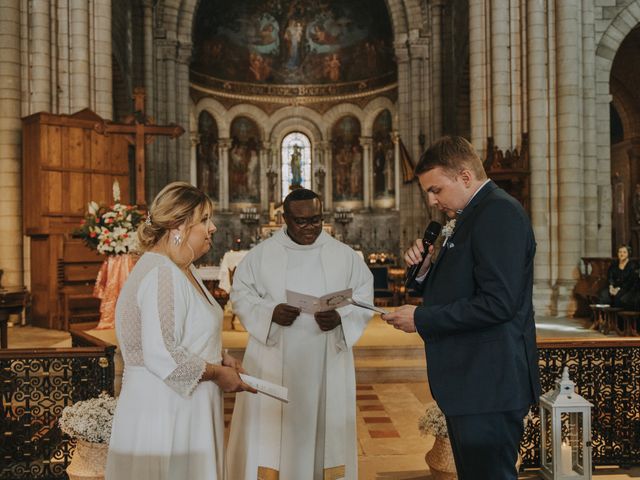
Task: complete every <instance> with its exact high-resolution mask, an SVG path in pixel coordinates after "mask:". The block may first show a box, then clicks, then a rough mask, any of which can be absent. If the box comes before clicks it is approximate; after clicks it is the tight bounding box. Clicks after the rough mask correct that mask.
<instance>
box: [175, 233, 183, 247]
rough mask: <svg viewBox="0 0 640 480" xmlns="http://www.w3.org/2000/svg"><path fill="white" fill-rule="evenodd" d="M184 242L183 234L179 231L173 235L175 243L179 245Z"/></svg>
mask: <svg viewBox="0 0 640 480" xmlns="http://www.w3.org/2000/svg"><path fill="white" fill-rule="evenodd" d="M181 243H182V235H180V234H179V233H176V234H175V235H174V236H173V244H174V245H175V246H176V247H177V246H179V245H180V244H181Z"/></svg>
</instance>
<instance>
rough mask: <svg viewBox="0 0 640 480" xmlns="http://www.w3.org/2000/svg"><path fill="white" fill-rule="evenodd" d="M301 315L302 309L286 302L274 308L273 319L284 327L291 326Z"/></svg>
mask: <svg viewBox="0 0 640 480" xmlns="http://www.w3.org/2000/svg"><path fill="white" fill-rule="evenodd" d="M298 315H300V309H299V308H298V307H292V306H291V305H287V304H286V303H281V304H280V305H277V306H276V308H274V309H273V315H272V316H271V321H272V322H273V323H277V324H278V325H282V326H283V327H289V326H291V324H292V323H293V322H294V321H295V319H296V318H298Z"/></svg>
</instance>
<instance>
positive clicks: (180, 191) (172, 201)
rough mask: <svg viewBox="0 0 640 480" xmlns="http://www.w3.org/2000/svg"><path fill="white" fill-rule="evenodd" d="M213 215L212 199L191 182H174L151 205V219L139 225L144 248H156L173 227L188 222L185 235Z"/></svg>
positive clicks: (139, 233) (141, 247)
mask: <svg viewBox="0 0 640 480" xmlns="http://www.w3.org/2000/svg"><path fill="white" fill-rule="evenodd" d="M212 214H213V203H212V202H211V199H210V198H209V197H208V196H207V195H206V194H205V193H204V192H202V191H201V190H199V189H198V188H196V187H194V186H193V185H191V184H190V183H187V182H173V183H170V184H169V185H167V186H166V187H164V188H163V189H162V190H160V192H159V193H158V195H156V198H154V199H153V202H152V203H151V206H150V207H149V213H148V217H147V220H146V221H144V222H142V223H141V224H140V226H139V227H138V242H139V243H140V249H141V250H142V251H146V250H149V249H151V248H153V247H154V246H155V245H156V244H157V243H158V242H159V241H160V240H162V238H164V236H165V235H166V234H167V233H168V232H169V231H170V230H172V229H174V228H178V227H179V226H180V225H182V224H185V225H186V227H187V228H186V230H185V233H184V236H185V238H186V237H187V236H188V235H189V230H191V227H193V226H194V225H196V224H197V223H199V222H201V221H202V220H203V219H204V218H205V217H211V215H212Z"/></svg>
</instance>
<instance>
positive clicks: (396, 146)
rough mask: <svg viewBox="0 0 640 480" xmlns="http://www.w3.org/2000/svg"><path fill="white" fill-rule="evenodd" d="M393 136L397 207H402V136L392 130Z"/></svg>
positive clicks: (397, 208)
mask: <svg viewBox="0 0 640 480" xmlns="http://www.w3.org/2000/svg"><path fill="white" fill-rule="evenodd" d="M391 138H392V140H393V174H394V182H395V191H396V198H395V201H396V204H395V207H394V208H395V209H396V210H399V209H400V176H401V173H400V136H399V135H398V132H397V131H395V130H394V131H393V132H391Z"/></svg>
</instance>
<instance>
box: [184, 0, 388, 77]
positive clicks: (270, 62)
mask: <svg viewBox="0 0 640 480" xmlns="http://www.w3.org/2000/svg"><path fill="white" fill-rule="evenodd" d="M192 68H193V69H194V70H195V71H196V72H199V73H202V74H206V75H210V76H211V77H215V78H217V79H223V80H230V81H240V82H251V83H272V84H332V83H339V82H355V81H363V80H366V79H371V78H375V77H379V76H382V75H385V74H390V73H392V72H395V70H396V66H395V60H394V56H393V45H392V31H391V24H390V20H389V14H388V12H387V9H386V6H385V2H384V0H349V1H345V0H320V1H317V0H316V1H312V0H309V1H303V0H266V1H264V0H244V1H236V2H229V1H227V0H202V2H201V3H200V7H199V8H198V12H197V16H196V20H195V29H194V60H193V63H192Z"/></svg>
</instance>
